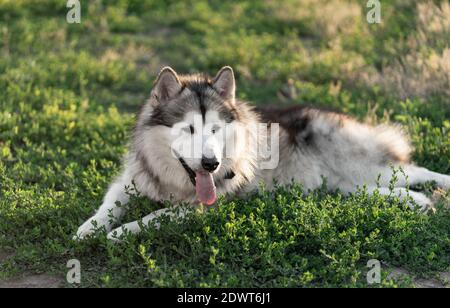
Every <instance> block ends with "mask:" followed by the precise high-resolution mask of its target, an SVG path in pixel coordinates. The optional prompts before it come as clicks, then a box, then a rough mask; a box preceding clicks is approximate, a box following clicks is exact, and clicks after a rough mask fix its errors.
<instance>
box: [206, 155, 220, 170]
mask: <svg viewBox="0 0 450 308" xmlns="http://www.w3.org/2000/svg"><path fill="white" fill-rule="evenodd" d="M219 164H220V163H219V162H218V161H217V159H216V158H215V157H213V158H208V157H205V156H203V157H202V167H203V169H205V170H206V171H209V172H213V171H214V170H216V169H217V167H219Z"/></svg>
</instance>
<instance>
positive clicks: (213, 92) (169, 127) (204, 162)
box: [138, 67, 255, 205]
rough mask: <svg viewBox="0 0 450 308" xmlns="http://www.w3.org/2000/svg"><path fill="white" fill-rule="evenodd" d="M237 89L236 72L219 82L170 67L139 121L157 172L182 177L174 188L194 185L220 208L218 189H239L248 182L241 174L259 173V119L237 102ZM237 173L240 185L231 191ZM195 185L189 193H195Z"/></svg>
mask: <svg viewBox="0 0 450 308" xmlns="http://www.w3.org/2000/svg"><path fill="white" fill-rule="evenodd" d="M235 89H236V84H235V78H234V73H233V70H232V68H231V67H224V68H222V69H221V70H220V71H219V72H218V73H217V75H216V76H215V77H214V78H208V77H206V76H203V75H189V76H178V75H177V73H176V72H175V71H174V70H173V69H171V68H169V67H166V68H163V69H162V71H161V72H160V73H159V75H158V77H157V79H156V82H155V84H154V87H153V89H152V92H151V97H150V99H149V101H148V103H147V104H146V106H145V107H144V109H143V111H142V112H141V115H140V117H139V121H138V130H139V132H140V135H141V138H140V140H139V142H140V143H141V146H142V147H144V148H145V153H146V155H147V156H151V157H149V160H151V161H152V164H153V169H158V170H163V172H165V173H166V174H167V173H169V174H168V176H171V175H172V176H175V177H177V178H173V181H172V183H177V184H180V185H183V186H186V184H185V183H186V182H188V183H189V182H191V183H192V184H193V185H194V186H195V191H196V195H197V198H198V200H199V201H200V202H202V203H204V204H208V205H210V204H212V203H214V202H215V200H216V190H217V189H219V190H222V191H221V192H229V191H228V190H230V189H231V187H234V188H236V187H237V186H238V184H239V182H242V179H243V178H245V176H244V174H240V173H244V172H245V173H247V175H246V176H247V178H248V177H251V175H252V173H253V172H252V171H253V170H251V169H252V164H253V161H252V160H253V155H252V154H251V153H249V147H248V146H249V143H251V142H252V141H251V140H249V136H248V130H246V125H247V124H248V123H249V122H251V121H254V120H255V119H253V118H252V116H253V114H252V112H251V111H250V108H249V107H248V106H246V105H245V104H243V103H239V102H237V101H236V99H235ZM250 139H251V138H250ZM176 170H181V172H182V174H180V173H179V172H176ZM236 173H239V174H238V177H237V178H236V179H235V181H233V183H235V185H226V184H227V183H226V180H232V179H233V178H234V177H236ZM249 173H250V175H249ZM160 176H164V175H162V174H160ZM236 180H237V181H236ZM192 184H188V186H190V187H189V188H188V189H191V190H193V189H194V187H193V186H192ZM175 186H179V185H175ZM218 186H220V187H218Z"/></svg>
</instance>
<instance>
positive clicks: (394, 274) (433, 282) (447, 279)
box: [388, 268, 450, 289]
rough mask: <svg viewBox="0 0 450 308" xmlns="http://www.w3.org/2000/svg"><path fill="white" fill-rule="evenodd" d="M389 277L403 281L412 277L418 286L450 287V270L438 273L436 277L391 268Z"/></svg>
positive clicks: (421, 287) (424, 287) (426, 287)
mask: <svg viewBox="0 0 450 308" xmlns="http://www.w3.org/2000/svg"><path fill="white" fill-rule="evenodd" d="M388 279H393V280H396V281H401V280H404V279H411V281H412V283H413V284H414V286H415V287H416V288H419V289H428V288H450V272H445V273H440V274H439V275H436V278H427V279H424V278H416V277H414V275H411V274H410V273H409V272H408V271H406V270H404V269H402V268H394V269H391V274H390V275H389V276H388Z"/></svg>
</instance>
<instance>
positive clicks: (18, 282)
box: [0, 250, 64, 289]
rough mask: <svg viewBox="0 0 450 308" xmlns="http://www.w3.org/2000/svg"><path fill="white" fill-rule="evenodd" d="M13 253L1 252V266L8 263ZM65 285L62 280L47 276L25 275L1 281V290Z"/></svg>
mask: <svg viewBox="0 0 450 308" xmlns="http://www.w3.org/2000/svg"><path fill="white" fill-rule="evenodd" d="M11 256H13V253H11V252H7V251H2V250H0V266H1V265H2V264H3V263H4V262H5V261H7V260H8V259H9V258H10V257H11ZM63 285H64V280H63V279H62V278H57V277H55V276H50V275H47V274H40V275H26V274H25V275H24V276H21V277H15V278H11V279H6V280H1V279H0V289H4V288H59V287H61V286H63Z"/></svg>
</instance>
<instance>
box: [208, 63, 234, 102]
mask: <svg viewBox="0 0 450 308" xmlns="http://www.w3.org/2000/svg"><path fill="white" fill-rule="evenodd" d="M213 87H214V88H215V89H216V91H217V92H218V93H219V95H220V96H222V97H223V98H224V99H226V100H234V96H235V92H236V81H235V80H234V72H233V69H232V68H231V67H229V66H225V67H222V68H221V69H220V71H219V72H218V73H217V75H216V77H214V79H213Z"/></svg>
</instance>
